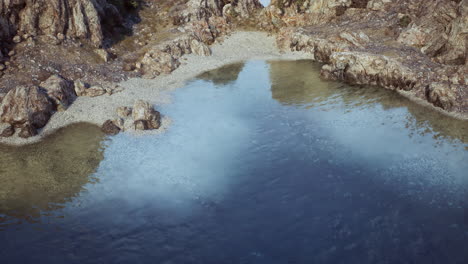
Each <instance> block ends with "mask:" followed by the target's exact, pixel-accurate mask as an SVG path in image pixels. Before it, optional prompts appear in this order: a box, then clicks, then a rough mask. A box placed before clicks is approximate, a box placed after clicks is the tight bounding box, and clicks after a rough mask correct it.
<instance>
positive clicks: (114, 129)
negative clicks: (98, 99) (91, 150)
mask: <svg viewBox="0 0 468 264" xmlns="http://www.w3.org/2000/svg"><path fill="white" fill-rule="evenodd" d="M101 131H102V132H104V133H105V134H107V135H117V134H118V133H119V132H120V128H119V127H118V126H117V125H116V124H115V123H114V121H112V120H107V121H106V122H104V124H102V126H101Z"/></svg>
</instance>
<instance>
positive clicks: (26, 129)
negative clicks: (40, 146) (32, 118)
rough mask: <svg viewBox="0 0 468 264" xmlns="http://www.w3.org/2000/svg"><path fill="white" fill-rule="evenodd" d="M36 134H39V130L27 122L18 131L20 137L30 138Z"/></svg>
mask: <svg viewBox="0 0 468 264" xmlns="http://www.w3.org/2000/svg"><path fill="white" fill-rule="evenodd" d="M35 135H37V130H36V128H35V127H34V126H32V125H30V124H25V125H24V126H23V127H22V128H21V130H20V132H19V133H18V136H19V137H20V138H29V137H34V136H35Z"/></svg>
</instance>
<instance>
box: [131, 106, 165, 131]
mask: <svg viewBox="0 0 468 264" xmlns="http://www.w3.org/2000/svg"><path fill="white" fill-rule="evenodd" d="M132 117H133V121H134V125H135V129H137V130H151V129H158V128H159V127H160V126H161V114H160V113H159V112H158V111H156V110H154V108H153V107H152V106H151V105H150V103H149V102H146V101H143V100H138V101H136V102H135V104H134V106H133V111H132Z"/></svg>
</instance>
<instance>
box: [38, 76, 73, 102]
mask: <svg viewBox="0 0 468 264" xmlns="http://www.w3.org/2000/svg"><path fill="white" fill-rule="evenodd" d="M40 86H41V87H42V88H44V89H45V90H46V91H47V95H48V96H49V98H50V99H51V100H52V101H53V102H54V103H55V106H56V107H57V110H58V111H64V110H66V109H67V108H68V106H70V104H71V103H72V102H73V101H74V100H75V98H76V93H75V90H74V87H73V83H72V82H69V81H67V80H65V79H64V78H63V77H61V76H59V75H52V76H50V77H49V78H48V79H47V80H46V81H44V82H42V83H41V84H40Z"/></svg>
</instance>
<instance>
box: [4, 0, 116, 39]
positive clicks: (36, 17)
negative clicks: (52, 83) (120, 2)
mask: <svg viewBox="0 0 468 264" xmlns="http://www.w3.org/2000/svg"><path fill="white" fill-rule="evenodd" d="M121 22H122V16H121V14H120V12H119V10H118V9H117V8H116V7H115V6H114V5H113V4H110V3H109V2H108V0H1V1H0V26H1V27H0V39H2V41H10V40H12V39H14V41H15V42H18V41H21V38H28V36H37V35H47V36H50V37H51V38H54V39H55V38H56V39H59V40H62V39H63V38H66V37H68V38H73V39H80V40H88V41H89V42H90V43H91V44H92V45H94V46H101V45H102V41H103V32H104V28H105V27H112V26H115V25H117V24H120V23H121Z"/></svg>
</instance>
